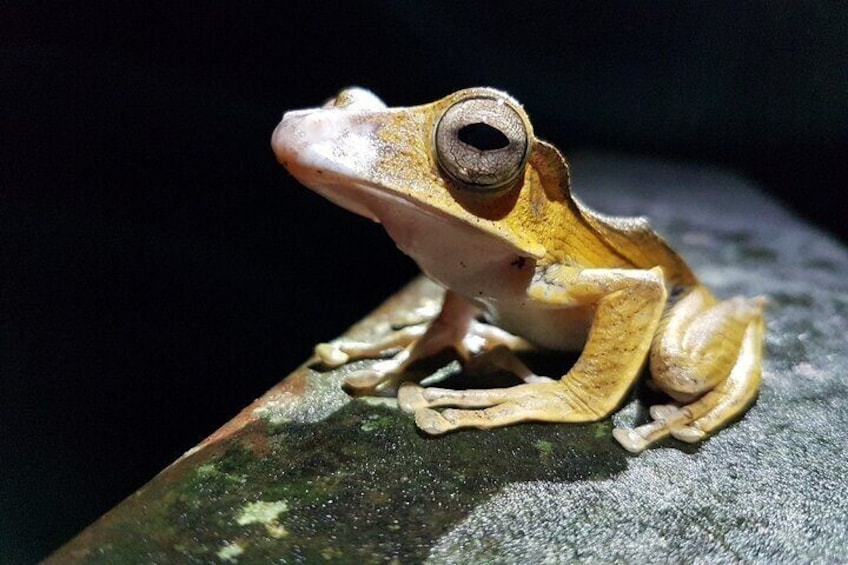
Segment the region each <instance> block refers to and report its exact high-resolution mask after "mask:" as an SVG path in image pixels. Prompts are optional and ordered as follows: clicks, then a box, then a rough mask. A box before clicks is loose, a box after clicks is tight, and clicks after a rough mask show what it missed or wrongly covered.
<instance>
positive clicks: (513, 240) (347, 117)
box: [272, 88, 569, 259]
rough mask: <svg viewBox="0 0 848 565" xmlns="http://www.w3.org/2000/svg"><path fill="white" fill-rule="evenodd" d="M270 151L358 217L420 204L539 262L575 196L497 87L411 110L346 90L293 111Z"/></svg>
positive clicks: (557, 162)
mask: <svg viewBox="0 0 848 565" xmlns="http://www.w3.org/2000/svg"><path fill="white" fill-rule="evenodd" d="M272 147H273V149H274V153H275V154H276V156H277V160H278V161H279V162H280V163H281V164H282V165H283V166H285V167H286V169H288V171H289V172H290V173H291V174H292V175H293V176H294V177H295V178H297V179H298V180H299V181H300V182H302V183H303V184H305V185H306V186H308V187H310V188H312V189H313V190H315V191H316V192H318V193H320V194H322V195H323V196H325V197H326V198H328V199H329V200H331V201H333V202H335V203H336V204H338V205H340V206H342V207H344V208H346V209H348V210H351V211H353V212H355V213H357V214H360V215H362V216H366V217H369V218H371V219H373V220H375V221H382V222H384V223H387V221H388V220H389V219H390V216H392V217H393V216H395V215H396V213H397V211H398V209H399V208H402V207H405V208H408V207H410V206H412V207H414V208H415V209H416V210H418V211H423V212H425V213H426V214H429V215H435V216H437V217H439V218H441V219H442V221H444V220H445V219H446V218H447V219H449V220H453V221H455V222H459V223H460V224H464V225H465V226H467V227H469V228H471V229H473V230H475V231H477V232H484V233H486V234H488V236H494V238H495V239H496V240H497V241H499V242H500V243H501V244H506V245H507V246H508V247H509V248H510V249H511V250H512V252H513V253H518V254H520V255H524V256H527V257H531V258H534V259H539V258H541V257H543V256H544V255H545V251H546V249H545V243H546V235H547V230H548V227H547V226H546V225H545V224H546V220H549V219H550V218H548V217H547V216H546V214H547V211H548V209H549V207H548V206H547V204H548V203H549V202H550V201H565V200H567V199H568V198H569V187H568V182H569V180H568V166H567V164H566V162H565V160H564V158H563V157H562V156H561V155H560V154H559V152H558V151H557V150H556V149H555V148H554V147H553V146H551V145H549V144H547V143H545V142H544V141H541V140H538V139H536V138H535V136H534V135H533V127H532V125H531V124H530V120H529V118H528V117H527V114H526V113H525V111H524V109H523V108H522V107H521V105H520V104H519V103H518V102H517V101H516V100H515V99H513V98H512V97H510V96H509V95H507V94H505V93H503V92H501V91H498V90H495V89H492V88H471V89H467V90H461V91H459V92H455V93H454V94H451V95H449V96H447V97H445V98H443V99H441V100H438V101H436V102H433V103H431V104H425V105H422V106H414V107H409V108H387V107H386V105H385V104H384V103H383V102H382V101H381V100H380V99H379V98H377V97H376V96H375V95H374V94H372V93H371V92H369V91H366V90H363V89H359V88H350V89H346V90H343V91H342V92H341V93H340V94H339V95H338V96H336V97H335V98H333V99H331V100H329V101H328V102H327V103H326V104H324V106H322V107H321V108H314V109H309V110H298V111H292V112H287V113H286V114H285V115H284V116H283V119H282V121H281V122H280V124H279V125H278V126H277V128H276V130H275V131H274V135H273V138H272ZM387 227H388V225H387ZM490 239H491V237H490Z"/></svg>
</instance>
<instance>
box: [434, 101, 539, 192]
mask: <svg viewBox="0 0 848 565" xmlns="http://www.w3.org/2000/svg"><path fill="white" fill-rule="evenodd" d="M528 129H529V124H528V123H527V121H526V118H524V117H522V114H520V113H519V110H517V109H516V108H515V107H514V106H513V104H512V103H511V102H510V101H509V100H506V99H504V98H502V97H498V96H495V95H493V94H492V95H490V94H488V93H486V94H480V95H475V96H472V97H469V98H465V99H462V100H460V101H458V102H456V103H454V104H453V105H452V106H450V107H449V108H448V109H447V110H446V111H445V113H444V114H442V117H441V118H440V119H439V121H438V123H437V124H436V131H435V154H436V160H437V162H438V164H439V167H441V169H442V170H443V171H444V172H445V173H446V174H447V175H448V176H449V177H450V178H451V179H453V180H454V181H456V182H457V183H458V184H459V185H460V186H462V187H464V188H469V189H471V190H475V191H478V192H496V191H498V190H501V189H504V188H507V187H509V186H510V185H512V184H513V183H514V182H515V181H516V179H517V178H518V177H519V175H521V174H522V173H523V171H524V165H525V164H526V163H527V156H528V154H529V148H530V139H529V138H530V132H529V131H528Z"/></svg>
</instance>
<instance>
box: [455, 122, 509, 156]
mask: <svg viewBox="0 0 848 565" xmlns="http://www.w3.org/2000/svg"><path fill="white" fill-rule="evenodd" d="M457 137H458V138H459V140H460V141H461V142H463V143H465V144H466V145H470V146H471V147H473V148H475V149H477V150H479V151H493V150H495V149H503V148H504V147H506V146H507V145H509V139H508V138H507V136H505V135H504V134H503V132H502V131H501V130H499V129H498V128H494V127H492V126H490V125H489V124H486V123H483V122H477V123H473V124H468V125H467V126H463V127H462V128H461V129H460V130H459V132H458V133H457Z"/></svg>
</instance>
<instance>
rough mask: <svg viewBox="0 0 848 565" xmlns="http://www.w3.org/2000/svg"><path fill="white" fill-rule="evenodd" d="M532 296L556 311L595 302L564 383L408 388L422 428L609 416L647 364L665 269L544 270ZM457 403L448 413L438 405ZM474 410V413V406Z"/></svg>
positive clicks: (404, 396)
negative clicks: (582, 342) (583, 340)
mask: <svg viewBox="0 0 848 565" xmlns="http://www.w3.org/2000/svg"><path fill="white" fill-rule="evenodd" d="M527 292H528V295H529V296H530V297H531V298H533V299H534V300H536V301H539V302H541V303H544V304H546V305H548V306H551V307H557V306H560V307H574V306H583V305H587V304H593V305H594V306H595V316H594V320H593V322H592V327H591V329H590V331H589V336H588V338H587V341H586V345H585V347H584V349H583V353H582V354H581V355H580V358H579V359H578V360H577V362H576V363H575V365H574V367H572V369H571V370H570V371H569V372H568V373H567V374H566V375H565V376H564V377H563V378H562V379H560V380H558V381H550V382H544V381H540V382H530V383H528V384H523V385H518V386H515V387H510V388H503V389H490V390H461V391H460V390H447V389H438V388H426V389H423V388H421V387H418V386H415V385H411V384H408V385H404V386H403V387H402V388H401V389H400V392H399V395H398V402H399V404H400V406H401V408H403V409H404V410H406V411H408V412H414V413H415V420H416V422H417V424H418V426H419V427H421V428H422V429H423V430H424V431H426V432H428V433H433V434H436V433H443V432H446V431H449V430H453V429H456V428H461V427H476V428H493V427H498V426H504V425H508V424H513V423H517V422H524V421H542V422H587V421H595V420H599V419H601V418H604V417H606V416H607V415H608V414H609V413H610V412H612V410H614V409H615V408H616V407H617V406H618V405H619V404H621V401H622V399H623V398H624V396H625V395H626V394H627V391H628V390H629V389H630V387H631V386H632V384H633V382H634V381H635V380H636V378H637V377H638V375H639V372H640V371H641V369H642V366H643V365H644V362H645V358H646V357H647V354H648V350H649V348H650V346H651V340H652V339H653V336H654V333H655V331H656V329H657V326H658V324H659V321H660V318H661V316H662V312H663V309H664V306H665V302H666V289H665V284H664V281H663V274H662V270H661V269H660V268H654V269H651V270H647V271H646V270H637V269H586V270H582V271H581V270H575V269H568V268H565V267H559V266H552V267H548V268H540V269H539V270H538V271H537V273H536V275H535V276H534V279H533V282H532V284H531V286H530V287H529V289H528V291H527ZM443 406H453V407H458V408H460V409H453V408H452V409H448V410H445V411H443V412H438V411H436V410H433V408H436V407H443ZM469 408H474V409H469Z"/></svg>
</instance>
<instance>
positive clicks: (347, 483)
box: [51, 156, 848, 563]
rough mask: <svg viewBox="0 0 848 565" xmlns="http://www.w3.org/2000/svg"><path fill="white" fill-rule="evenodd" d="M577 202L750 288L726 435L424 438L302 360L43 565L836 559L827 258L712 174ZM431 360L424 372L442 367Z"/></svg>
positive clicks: (739, 287)
mask: <svg viewBox="0 0 848 565" xmlns="http://www.w3.org/2000/svg"><path fill="white" fill-rule="evenodd" d="M572 170H573V172H574V186H575V192H576V193H577V195H578V196H579V197H580V198H582V199H583V200H584V201H585V202H586V203H587V204H589V205H590V206H591V207H593V208H595V209H597V210H599V211H603V212H606V213H611V214H621V215H636V214H638V215H645V216H648V217H649V218H650V219H651V222H652V224H653V226H654V227H655V228H656V229H657V230H658V231H659V232H660V233H662V234H664V235H665V236H666V238H667V239H668V240H670V241H671V242H672V244H673V245H674V246H675V248H677V249H678V250H679V251H680V252H681V253H682V254H683V255H684V257H686V259H687V260H688V261H689V263H690V264H691V265H692V266H693V267H694V268H695V270H696V272H697V273H698V275H699V276H700V277H701V278H702V280H703V281H704V282H706V283H707V284H708V285H709V286H710V287H711V288H713V289H714V290H715V291H716V293H717V294H718V295H719V296H722V297H726V296H731V295H734V294H744V295H751V296H752V295H757V294H767V295H768V296H769V297H770V304H769V307H768V310H767V319H768V333H767V341H766V351H767V360H766V364H765V368H764V382H763V387H762V390H761V394H760V397H759V400H758V402H757V403H756V405H755V406H753V407H752V408H751V410H750V411H749V412H748V414H747V415H746V416H745V417H744V418H743V419H742V420H740V421H739V422H738V423H736V424H734V425H732V426H731V427H729V428H727V429H725V430H723V431H721V432H720V433H719V434H718V435H716V436H714V437H713V438H711V439H710V440H708V441H707V442H705V443H703V444H701V445H699V446H695V447H691V446H684V445H683V444H680V443H677V442H674V441H673V440H668V441H666V442H664V443H662V444H660V445H659V446H658V447H655V448H653V449H650V450H648V451H646V452H645V453H643V454H641V455H639V456H632V455H629V454H627V453H626V452H625V451H624V450H622V449H621V448H620V447H618V446H617V444H615V443H614V442H613V440H612V439H611V435H610V432H611V429H612V426H613V422H614V423H625V424H628V425H632V424H636V423H639V422H641V421H643V420H644V419H645V418H646V416H645V413H644V412H645V405H646V404H647V402H648V400H647V399H646V397H647V396H648V395H649V393H648V392H647V391H645V390H642V389H641V388H640V389H638V390H637V391H635V392H634V395H633V399H632V401H631V402H630V403H629V404H628V405H627V406H625V407H624V408H623V409H622V411H621V412H620V413H619V414H617V415H616V416H615V417H614V418H613V421H612V422H610V421H606V422H600V423H597V424H592V425H571V426H568V425H524V426H515V427H511V428H505V429H500V430H495V431H492V432H480V431H463V432H460V433H455V434H449V435H447V436H445V437H440V438H429V437H425V436H423V435H422V434H420V433H419V432H417V431H416V430H415V428H414V425H413V423H412V421H411V419H410V418H408V417H407V416H405V415H403V414H401V413H399V412H398V411H397V410H396V409H395V408H394V407H393V401H391V400H383V401H363V400H356V401H350V399H349V398H348V397H347V396H346V395H345V394H344V393H343V392H342V391H341V387H340V383H341V382H342V380H343V378H344V375H345V374H346V373H347V372H349V371H350V370H353V369H356V368H357V367H361V366H362V364H361V363H355V364H352V365H350V366H346V367H342V368H341V369H339V370H334V371H321V370H320V368H315V367H312V366H310V365H306V366H304V367H302V368H301V369H299V370H298V371H296V372H295V373H293V374H292V375H291V376H290V377H289V378H288V379H286V380H285V381H283V382H282V383H281V384H280V385H278V386H277V387H275V388H274V389H272V390H271V391H270V392H269V393H268V394H266V395H265V396H264V397H263V398H261V399H259V400H258V401H257V402H256V403H255V404H254V405H252V406H250V407H248V408H247V409H246V410H245V411H244V412H242V414H241V415H239V417H237V418H236V419H235V420H233V421H232V422H230V423H229V424H227V425H226V426H225V427H224V428H222V429H221V430H219V431H218V432H216V434H214V435H213V436H212V437H210V438H209V439H208V440H206V442H204V443H203V444H201V445H200V446H198V448H196V449H194V450H192V451H191V452H190V453H188V454H186V456H184V457H183V458H182V459H180V460H179V461H178V462H176V463H175V464H174V465H172V466H171V467H169V468H168V469H166V470H165V471H163V472H162V473H161V474H160V475H159V476H157V477H156V478H155V479H153V480H152V481H151V482H150V483H149V484H148V485H147V486H146V487H144V488H143V489H141V490H140V491H139V492H138V493H137V494H136V495H134V496H133V497H131V498H129V499H127V501H125V502H124V503H122V504H121V505H119V506H118V507H116V508H115V509H114V510H112V511H111V512H110V513H109V514H107V515H106V516H104V517H103V518H101V520H99V521H98V522H96V523H95V524H93V525H92V526H91V527H89V528H88V529H87V530H85V531H84V532H83V533H82V534H80V536H79V537H77V538H76V539H74V540H72V541H71V542H69V544H68V545H66V546H65V547H63V548H62V549H60V550H59V552H57V553H56V554H55V555H54V556H53V557H52V558H51V560H52V561H53V562H57V563H58V562H62V563H65V562H68V561H77V562H92V563H94V562H104V563H106V562H109V563H113V562H127V563H130V562H139V561H141V562H168V561H186V560H196V561H202V562H210V561H212V562H215V561H220V562H239V563H254V562H255V563H261V562H268V561H278V562H315V561H331V562H332V561H337V562H349V561H352V560H355V559H356V560H361V561H365V562H383V561H388V562H391V561H395V562H403V563H407V562H420V561H425V560H426V561H429V562H431V563H457V562H463V563H479V562H497V563H531V562H533V563H565V562H573V561H580V562H610V561H624V562H631V561H633V562H637V561H638V562H680V561H685V562H693V563H697V562H709V563H717V562H738V561H747V562H764V563H765V562H768V563H773V562H810V561H817V562H845V561H848V522H846V516H848V480H846V476H848V464H847V463H846V455H848V435H846V430H848V390H846V389H848V384H846V383H848V381H846V378H845V371H846V369H848V347H846V346H845V336H846V330H848V253H847V252H846V250H845V249H844V248H842V247H840V246H839V245H838V244H836V243H835V242H834V241H832V240H831V239H829V238H828V237H827V236H825V235H823V234H822V233H820V232H818V231H816V230H815V229H812V228H810V227H809V226H805V225H804V224H803V223H802V222H800V221H799V220H797V219H796V218H794V217H792V216H791V215H789V214H788V213H786V212H785V211H784V210H783V209H781V208H780V207H779V206H777V205H775V204H774V203H772V202H770V201H769V200H768V199H767V198H765V197H764V196H763V195H761V194H760V193H759V192H757V190H756V189H755V188H754V187H752V186H751V185H750V184H748V183H746V182H745V181H743V180H742V179H739V178H737V177H735V176H732V175H729V174H727V173H725V172H722V171H718V170H712V169H701V168H692V167H682V166H679V165H671V164H663V163H654V162H643V161H632V160H625V159H616V158H609V157H606V158H601V157H592V156H583V157H581V156H578V157H576V158H574V159H572ZM438 297H439V290H438V289H436V288H435V287H434V286H433V285H431V284H429V283H426V282H423V281H419V282H416V283H413V284H412V285H410V287H408V288H407V289H406V290H404V291H403V292H402V293H401V294H400V295H399V296H396V297H395V298H393V299H392V300H390V301H389V302H388V303H387V304H386V305H384V306H383V307H381V309H379V310H378V311H377V312H376V313H375V314H374V315H372V316H371V317H369V318H368V319H366V320H365V321H363V322H362V323H360V324H358V325H357V326H355V327H354V328H352V330H351V334H350V335H355V336H357V337H358V338H366V339H367V338H368V337H370V336H373V335H376V334H379V333H380V332H382V331H385V330H386V328H387V327H388V325H389V324H391V322H392V321H393V320H396V319H398V317H399V316H400V317H402V315H403V312H408V311H409V310H410V309H414V308H416V307H422V306H424V307H426V306H432V304H433V303H434V302H435V301H437V300H438ZM452 370H453V369H452V366H450V365H449V366H448V367H447V368H446V369H445V371H446V372H447V373H450V372H451V371H452Z"/></svg>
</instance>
